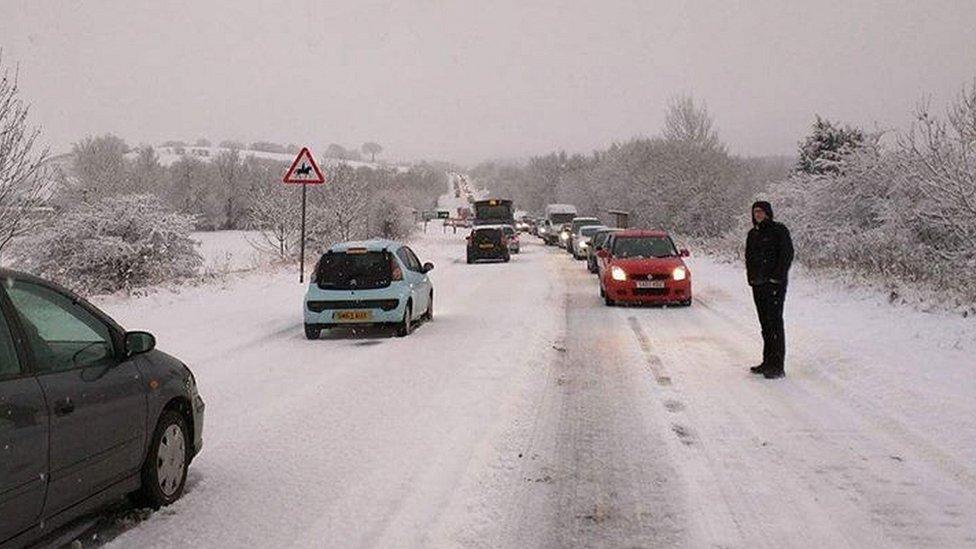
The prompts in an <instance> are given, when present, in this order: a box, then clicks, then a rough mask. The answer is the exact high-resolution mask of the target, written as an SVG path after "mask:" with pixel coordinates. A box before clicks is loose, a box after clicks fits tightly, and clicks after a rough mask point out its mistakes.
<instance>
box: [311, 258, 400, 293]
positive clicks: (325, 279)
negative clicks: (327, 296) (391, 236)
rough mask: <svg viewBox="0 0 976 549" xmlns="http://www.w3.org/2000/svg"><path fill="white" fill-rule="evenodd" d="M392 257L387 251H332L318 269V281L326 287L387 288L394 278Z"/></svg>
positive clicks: (322, 286) (333, 288)
mask: <svg viewBox="0 0 976 549" xmlns="http://www.w3.org/2000/svg"><path fill="white" fill-rule="evenodd" d="M392 265H393V258H392V256H391V255H390V254H389V253H388V252H385V251H382V252H367V251H361V252H360V251H350V252H329V253H326V254H325V255H323V256H322V259H320V260H319V264H318V266H317V267H316V268H315V283H316V284H318V286H319V288H322V289H323V290H370V289H376V288H385V287H387V286H389V285H390V282H391V279H392Z"/></svg>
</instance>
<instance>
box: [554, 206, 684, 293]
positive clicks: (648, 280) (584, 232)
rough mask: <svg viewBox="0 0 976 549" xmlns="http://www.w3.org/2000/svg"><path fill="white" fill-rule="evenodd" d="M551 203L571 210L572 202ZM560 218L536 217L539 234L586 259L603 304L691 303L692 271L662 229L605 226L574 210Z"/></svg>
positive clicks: (562, 208) (681, 250)
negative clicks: (570, 214)
mask: <svg viewBox="0 0 976 549" xmlns="http://www.w3.org/2000/svg"><path fill="white" fill-rule="evenodd" d="M553 206H557V208H556V209H557V210H558V211H560V212H564V211H572V212H576V208H575V207H572V206H568V205H562V204H560V205H553ZM547 211H548V209H547ZM559 221H560V223H559V224H558V225H557V224H556V223H555V222H554V220H553V219H551V218H544V219H542V220H540V221H539V230H538V233H539V237H540V238H541V239H542V240H543V242H545V243H546V245H551V244H555V245H558V246H560V247H561V248H563V249H565V250H566V252H568V253H570V254H572V256H573V258H575V259H577V260H586V268H587V270H588V271H589V272H591V273H593V274H595V275H597V280H598V286H599V293H600V297H601V298H603V300H604V303H605V304H606V305H607V306H614V305H618V304H659V305H678V306H689V305H691V303H692V290H691V271H690V269H689V268H688V266H687V265H686V264H685V261H684V259H685V258H686V257H688V256H689V253H688V250H685V249H680V250H679V249H678V248H677V246H675V244H674V240H673V239H672V238H671V236H670V235H669V234H667V233H666V232H664V231H654V230H643V229H621V228H612V227H607V226H605V225H603V224H602V222H601V221H600V220H599V219H598V218H596V217H587V216H578V215H575V213H574V215H573V217H572V218H571V219H569V220H568V221H563V220H559Z"/></svg>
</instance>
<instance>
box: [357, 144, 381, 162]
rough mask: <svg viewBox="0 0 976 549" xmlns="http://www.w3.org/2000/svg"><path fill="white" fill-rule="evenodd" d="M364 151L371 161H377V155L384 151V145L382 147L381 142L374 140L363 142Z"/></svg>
mask: <svg viewBox="0 0 976 549" xmlns="http://www.w3.org/2000/svg"><path fill="white" fill-rule="evenodd" d="M362 151H363V154H368V155H369V161H370V162H376V155H378V154H380V153H381V152H383V147H381V146H380V144H379V143H373V142H372V141H368V142H366V143H363V146H362Z"/></svg>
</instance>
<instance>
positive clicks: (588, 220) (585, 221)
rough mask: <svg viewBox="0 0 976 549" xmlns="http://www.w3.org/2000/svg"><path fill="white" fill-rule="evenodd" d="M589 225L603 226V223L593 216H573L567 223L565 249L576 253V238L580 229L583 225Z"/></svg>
mask: <svg viewBox="0 0 976 549" xmlns="http://www.w3.org/2000/svg"><path fill="white" fill-rule="evenodd" d="M591 225H599V226H603V223H602V222H601V221H600V220H599V219H597V218H595V217H574V218H573V221H572V222H570V224H569V236H567V237H566V241H565V245H564V247H565V248H566V251H567V252H569V253H571V254H573V255H574V256H575V255H576V240H577V239H579V232H580V229H582V228H583V227H588V226H591Z"/></svg>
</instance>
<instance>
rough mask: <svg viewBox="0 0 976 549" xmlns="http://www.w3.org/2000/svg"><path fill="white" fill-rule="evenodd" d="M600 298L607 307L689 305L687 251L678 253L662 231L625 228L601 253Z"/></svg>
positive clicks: (689, 276)
mask: <svg viewBox="0 0 976 549" xmlns="http://www.w3.org/2000/svg"><path fill="white" fill-rule="evenodd" d="M600 253H601V255H604V256H605V263H604V265H603V267H602V268H601V269H600V296H601V297H603V298H604V300H605V302H606V304H607V305H615V304H617V303H661V304H678V305H684V306H687V305H691V271H689V270H688V266H687V265H685V262H684V260H683V258H684V257H688V251H687V250H681V251H678V250H677V248H675V245H674V241H673V240H671V237H670V236H668V234H667V233H665V232H662V231H648V230H635V229H627V230H623V231H620V232H617V233H615V234H613V236H612V237H611V238H610V239H609V244H608V246H607V247H606V248H605V249H604V250H602V251H601V252H600Z"/></svg>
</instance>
